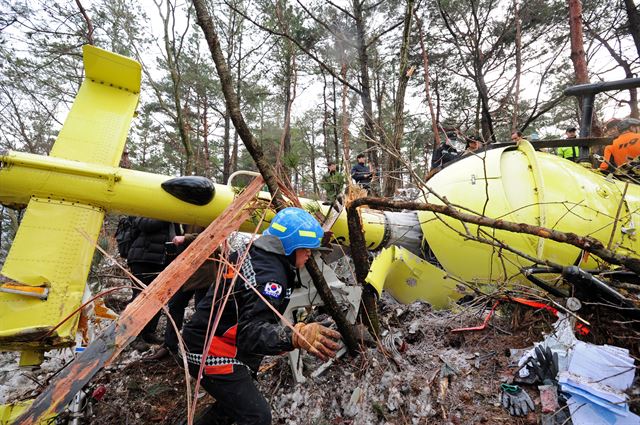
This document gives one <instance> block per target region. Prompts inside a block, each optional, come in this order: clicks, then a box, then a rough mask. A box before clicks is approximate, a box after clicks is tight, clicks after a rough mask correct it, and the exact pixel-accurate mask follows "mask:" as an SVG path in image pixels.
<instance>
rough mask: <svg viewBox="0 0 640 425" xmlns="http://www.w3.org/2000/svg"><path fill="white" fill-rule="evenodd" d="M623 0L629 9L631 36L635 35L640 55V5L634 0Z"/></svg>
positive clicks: (626, 8) (625, 6)
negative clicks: (639, 10)
mask: <svg viewBox="0 0 640 425" xmlns="http://www.w3.org/2000/svg"><path fill="white" fill-rule="evenodd" d="M623 1H624V8H625V10H626V11H627V17H628V18H629V32H630V33H631V37H633V42H634V43H635V45H636V50H637V52H638V56H640V13H639V12H638V6H636V4H635V2H634V1H633V0H623Z"/></svg>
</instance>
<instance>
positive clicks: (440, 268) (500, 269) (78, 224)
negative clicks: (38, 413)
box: [0, 46, 640, 365]
mask: <svg viewBox="0 0 640 425" xmlns="http://www.w3.org/2000/svg"><path fill="white" fill-rule="evenodd" d="M83 50H84V66H85V80H84V82H83V84H82V86H81V88H80V91H79V93H78V95H77V97H76V99H75V102H74V104H73V107H72V108H71V111H70V112H69V115H68V117H67V119H66V121H65V123H64V126H63V128H62V130H61V131H60V134H59V136H58V139H57V140H56V142H55V144H54V146H53V148H52V150H51V152H50V155H49V156H40V155H33V154H27V153H21V152H13V151H11V152H5V153H2V154H0V202H1V203H2V204H3V205H8V206H19V207H23V206H26V212H25V214H24V219H23V220H22V223H21V224H20V227H19V230H18V233H17V235H16V237H15V240H14V242H13V245H12V246H11V249H10V252H9V254H8V256H7V259H6V261H5V264H4V266H3V268H2V276H3V277H2V278H0V306H1V307H0V350H4V351H7V350H19V351H22V353H23V356H22V359H21V363H22V364H25V365H27V364H38V363H39V362H41V361H42V353H43V352H44V351H46V350H50V349H53V348H59V347H64V346H69V345H73V343H74V341H75V333H76V328H77V323H78V319H77V317H76V318H74V319H72V320H68V321H66V322H65V323H64V324H63V325H62V326H60V327H58V328H57V329H55V331H54V332H51V331H52V329H53V328H54V326H55V325H56V324H58V323H59V322H60V321H62V320H63V319H64V318H65V317H67V316H68V315H69V314H71V313H72V312H73V311H74V310H75V309H77V308H78V306H79V305H80V304H81V301H82V299H83V295H84V294H85V291H86V279H87V275H88V272H89V267H90V263H91V259H92V256H93V252H94V244H93V243H92V242H95V241H96V240H97V238H98V234H99V232H100V229H101V226H102V222H103V218H104V214H105V213H106V212H119V213H124V214H129V215H137V216H146V217H153V218H157V219H161V220H167V221H172V222H179V223H192V224H198V225H207V224H208V223H210V222H211V221H212V220H213V219H214V218H215V217H217V216H218V215H220V214H221V213H222V212H223V211H224V210H225V208H226V207H227V206H228V205H229V204H230V203H231V202H232V201H233V199H234V197H235V192H234V190H233V189H232V187H230V186H226V185H218V184H213V183H212V182H210V181H208V180H206V179H204V178H197V179H196V181H197V185H198V187H197V188H194V187H193V184H192V183H193V180H184V179H193V178H192V177H186V178H172V177H170V176H163V175H157V174H151V173H145V172H140V171H134V170H129V169H123V168H119V167H118V165H117V164H118V163H119V160H120V157H121V154H122V151H123V149H124V145H125V141H126V137H127V133H128V130H129V126H130V123H131V120H132V118H133V116H134V112H135V109H136V106H137V104H138V97H139V91H140V81H141V66H140V64H139V63H138V62H136V61H134V60H132V59H129V58H126V57H123V56H120V55H117V54H114V53H111V52H108V51H105V50H101V49H99V48H97V47H93V46H84V49H83ZM428 184H429V187H430V191H432V193H436V194H438V195H440V196H442V197H446V199H447V200H448V202H450V203H452V204H455V205H462V206H464V207H466V208H468V209H469V210H473V211H476V212H479V213H481V214H483V215H485V216H487V217H493V218H500V219H504V220H509V221H513V222H522V223H529V224H534V225H540V226H546V227H549V228H554V229H558V230H562V231H566V232H574V233H577V234H583V235H584V234H588V235H590V236H593V237H595V238H597V239H599V240H601V241H603V242H605V243H607V242H608V241H609V240H610V239H611V243H610V245H611V246H612V247H613V248H614V249H616V250H618V251H620V252H622V253H624V254H626V255H632V256H637V254H636V253H637V252H638V251H639V250H638V248H640V246H638V244H639V243H640V242H639V241H638V240H637V238H636V236H635V226H636V225H635V223H636V221H637V220H638V214H637V212H638V207H640V186H638V185H636V184H630V185H629V186H628V188H626V193H625V195H624V199H623V191H624V187H623V183H621V182H618V181H614V180H610V179H607V178H605V177H604V176H601V175H599V174H596V173H594V172H592V171H590V170H589V169H586V168H584V167H582V166H581V165H578V164H575V163H572V162H570V161H567V160H565V159H562V158H559V157H556V156H554V155H549V154H545V153H541V152H537V151H535V150H534V149H533V147H532V145H531V144H530V143H528V142H525V143H522V144H520V145H518V146H503V147H499V148H496V149H491V150H487V151H485V152H482V153H481V154H478V155H473V156H469V157H467V158H464V159H462V160H459V161H457V162H455V163H453V164H451V165H450V166H448V167H447V168H445V169H444V170H442V171H441V172H440V173H438V174H437V175H435V176H434V177H433V178H432V179H431V180H429V182H428ZM261 196H264V197H268V194H262V195H261ZM427 200H428V201H429V202H432V203H441V201H440V199H439V198H438V197H435V196H434V195H433V194H429V195H427ZM305 202H312V201H304V200H303V203H305ZM620 205H621V206H622V207H621V212H618V207H619V206H620ZM326 212H327V211H325V213H326ZM361 215H362V222H363V227H364V232H365V238H366V242H367V246H368V248H369V249H370V250H382V252H381V253H380V255H378V256H377V257H376V260H375V261H374V263H373V265H372V267H371V271H370V274H369V276H368V278H367V281H368V282H369V283H370V284H371V285H373V286H374V287H375V288H376V289H377V291H378V292H381V291H382V290H383V289H384V290H386V291H388V292H389V293H390V294H391V295H392V296H394V297H395V298H396V299H398V300H399V301H400V302H403V303H410V302H413V301H416V300H422V301H425V302H429V303H431V304H432V305H433V306H434V308H445V307H446V306H447V305H448V304H449V302H450V301H452V300H456V299H458V298H460V297H461V296H462V295H463V294H464V293H465V291H466V289H465V287H464V286H461V285H459V284H458V283H457V282H458V281H467V282H476V283H477V284H480V285H481V284H491V283H494V282H509V281H514V279H515V281H519V282H524V281H526V279H525V278H524V277H523V275H522V273H521V270H522V268H523V267H527V266H530V265H531V262H529V261H527V260H525V259H523V258H522V257H520V256H517V255H515V254H512V253H509V252H497V251H496V250H495V249H494V248H492V247H490V246H487V245H485V244H482V243H479V242H473V241H469V240H466V238H465V236H464V227H463V226H464V225H463V224H462V223H461V222H460V221H458V220H454V219H452V218H449V217H446V216H440V215H436V214H434V213H430V212H426V211H421V212H417V213H416V212H406V213H404V212H384V213H383V212H380V211H374V210H364V211H362V213H361ZM616 220H617V223H616V224H617V225H616V226H615V227H614V222H616ZM467 226H468V228H471V229H472V231H475V229H477V227H476V226H472V225H467ZM251 228H252V225H251V224H250V223H247V225H246V228H245V230H249V229H251ZM612 229H615V231H613V232H612ZM332 231H333V234H334V236H335V238H336V240H338V241H339V242H340V243H343V244H345V245H348V244H349V240H348V231H347V221H346V214H345V213H344V212H343V213H342V214H341V216H340V217H339V218H338V219H337V221H336V222H335V224H334V226H333V228H332ZM491 231H492V232H493V236H494V237H495V238H496V239H498V240H501V241H504V243H505V244H508V245H510V246H511V247H513V248H515V249H517V250H519V251H521V252H524V253H527V254H529V255H531V256H533V257H537V258H545V259H548V260H551V261H553V262H555V263H558V264H566V265H571V264H575V265H579V266H582V267H586V268H590V267H594V266H595V260H594V259H593V258H591V257H588V256H582V255H581V252H580V250H579V249H578V248H576V247H573V246H569V245H565V244H560V243H557V242H553V241H549V240H545V239H542V238H538V237H535V236H530V235H525V234H516V233H509V232H506V231H499V230H496V231H494V230H491ZM86 235H88V239H87V237H86ZM427 260H428V261H427Z"/></svg>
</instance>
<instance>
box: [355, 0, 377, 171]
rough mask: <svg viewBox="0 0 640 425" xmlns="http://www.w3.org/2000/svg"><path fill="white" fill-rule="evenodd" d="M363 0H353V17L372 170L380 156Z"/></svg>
mask: <svg viewBox="0 0 640 425" xmlns="http://www.w3.org/2000/svg"><path fill="white" fill-rule="evenodd" d="M363 3H364V1H363V0H362V1H361V0H352V4H353V17H354V19H355V23H356V45H357V48H358V64H359V66H360V99H361V101H362V109H363V110H364V136H365V143H366V145H367V156H368V157H369V162H370V166H371V169H372V170H375V169H377V168H378V154H377V151H376V150H375V149H374V147H375V144H376V139H375V123H374V118H373V101H372V100H371V80H370V79H369V53H368V52H367V41H366V36H365V32H366V28H365V27H366V25H365V21H364V15H363V10H362V5H363Z"/></svg>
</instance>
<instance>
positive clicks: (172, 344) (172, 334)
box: [164, 288, 208, 352]
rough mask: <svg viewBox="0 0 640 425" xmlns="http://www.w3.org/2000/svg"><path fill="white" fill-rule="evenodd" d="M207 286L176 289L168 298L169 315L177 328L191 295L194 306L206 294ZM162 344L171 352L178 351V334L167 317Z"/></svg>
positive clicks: (180, 326) (180, 327)
mask: <svg viewBox="0 0 640 425" xmlns="http://www.w3.org/2000/svg"><path fill="white" fill-rule="evenodd" d="M207 289H208V288H202V289H194V290H192V291H178V292H176V293H175V294H174V295H173V297H171V299H170V300H169V315H170V316H171V318H172V319H173V321H174V322H175V324H176V326H177V327H178V330H180V329H182V322H183V321H184V311H185V309H186V308H187V306H188V305H189V301H191V298H192V297H195V303H196V306H197V305H198V303H199V302H200V300H201V299H202V298H204V296H205V295H206V294H207ZM164 344H165V345H166V346H167V348H168V349H169V350H171V351H173V352H177V351H178V336H177V335H176V331H175V329H174V328H173V325H172V324H171V321H170V320H169V319H167V328H166V330H165V332H164Z"/></svg>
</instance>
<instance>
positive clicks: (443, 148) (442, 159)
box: [431, 131, 460, 170]
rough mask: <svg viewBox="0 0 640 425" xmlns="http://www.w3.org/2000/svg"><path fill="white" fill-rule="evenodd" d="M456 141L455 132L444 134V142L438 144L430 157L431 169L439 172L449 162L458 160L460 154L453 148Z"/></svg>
mask: <svg viewBox="0 0 640 425" xmlns="http://www.w3.org/2000/svg"><path fill="white" fill-rule="evenodd" d="M457 140H458V134H457V133H456V132H455V131H449V132H447V133H445V134H444V140H442V141H441V142H440V144H439V145H438V147H437V148H436V149H435V151H434V152H433V156H432V157H431V169H432V170H440V169H442V167H444V166H445V165H446V164H448V163H449V162H451V161H453V160H455V159H456V158H458V156H459V155H460V153H459V152H458V150H457V149H456V148H455V147H454V146H453V143H454V142H456V141H457Z"/></svg>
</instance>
